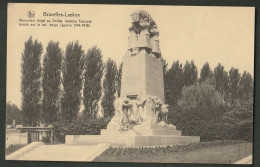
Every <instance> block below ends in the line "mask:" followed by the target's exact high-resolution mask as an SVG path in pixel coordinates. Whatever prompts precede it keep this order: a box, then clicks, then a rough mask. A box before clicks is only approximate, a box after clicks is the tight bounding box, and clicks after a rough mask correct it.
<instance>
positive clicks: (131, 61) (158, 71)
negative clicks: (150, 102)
mask: <svg viewBox="0 0 260 167" xmlns="http://www.w3.org/2000/svg"><path fill="white" fill-rule="evenodd" d="M138 95H140V96H142V97H146V96H157V97H158V98H159V99H160V100H161V101H162V103H164V84H163V63H162V61H161V60H159V59H157V58H155V57H152V56H149V55H148V54H147V53H146V52H140V53H139V54H137V55H135V56H130V55H125V56H124V57H123V69H122V83H121V97H122V98H126V97H129V98H132V97H137V96H138Z"/></svg>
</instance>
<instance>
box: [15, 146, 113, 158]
mask: <svg viewBox="0 0 260 167" xmlns="http://www.w3.org/2000/svg"><path fill="white" fill-rule="evenodd" d="M108 147H109V145H108V144H98V145H65V144H59V145H41V146H39V147H37V148H35V149H34V150H32V151H30V152H28V153H26V154H25V155H24V156H22V157H20V158H19V159H18V160H29V161H92V160H93V159H94V158H95V157H96V156H98V155H100V154H101V153H102V152H103V151H105V150H106V149H107V148H108Z"/></svg>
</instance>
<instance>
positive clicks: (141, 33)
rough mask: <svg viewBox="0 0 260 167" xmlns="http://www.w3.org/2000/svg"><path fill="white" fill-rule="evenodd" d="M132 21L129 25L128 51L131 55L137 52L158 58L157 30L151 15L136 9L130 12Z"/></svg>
mask: <svg viewBox="0 0 260 167" xmlns="http://www.w3.org/2000/svg"><path fill="white" fill-rule="evenodd" d="M131 18H132V22H131V26H130V27H129V37H128V53H129V54H130V55H132V56H134V55H137V54H138V53H139V52H146V53H147V54H149V55H151V56H153V57H156V58H160V57H161V50H160V46H159V38H158V36H159V30H158V28H157V25H156V23H155V21H154V20H153V19H152V17H151V15H150V14H149V13H148V12H146V11H144V10H138V11H135V12H134V13H132V14H131Z"/></svg>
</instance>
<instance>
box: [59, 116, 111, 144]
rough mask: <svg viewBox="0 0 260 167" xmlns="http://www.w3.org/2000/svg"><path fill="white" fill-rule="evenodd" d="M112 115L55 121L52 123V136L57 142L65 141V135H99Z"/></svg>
mask: <svg viewBox="0 0 260 167" xmlns="http://www.w3.org/2000/svg"><path fill="white" fill-rule="evenodd" d="M111 118H112V117H106V118H99V119H96V118H89V119H87V118H84V117H81V118H78V119H77V120H75V121H74V122H72V123H70V124H66V123H64V122H62V121H61V122H57V123H55V124H54V136H55V138H56V139H57V140H58V141H59V142H65V135H99V134H100V131H101V129H105V128H106V127H107V124H108V123H109V122H110V120H111Z"/></svg>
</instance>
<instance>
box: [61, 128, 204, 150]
mask: <svg viewBox="0 0 260 167" xmlns="http://www.w3.org/2000/svg"><path fill="white" fill-rule="evenodd" d="M199 141H200V137H199V136H181V131H179V130H176V127H175V126H171V127H160V126H158V125H151V126H150V127H149V128H145V129H141V130H140V131H138V132H137V131H134V130H130V131H118V130H107V129H102V130H101V135H66V139H65V142H66V144H69V145H75V144H76V145H86V144H88V145H90V144H99V143H109V144H111V145H114V146H156V145H176V144H189V143H198V142H199Z"/></svg>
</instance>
